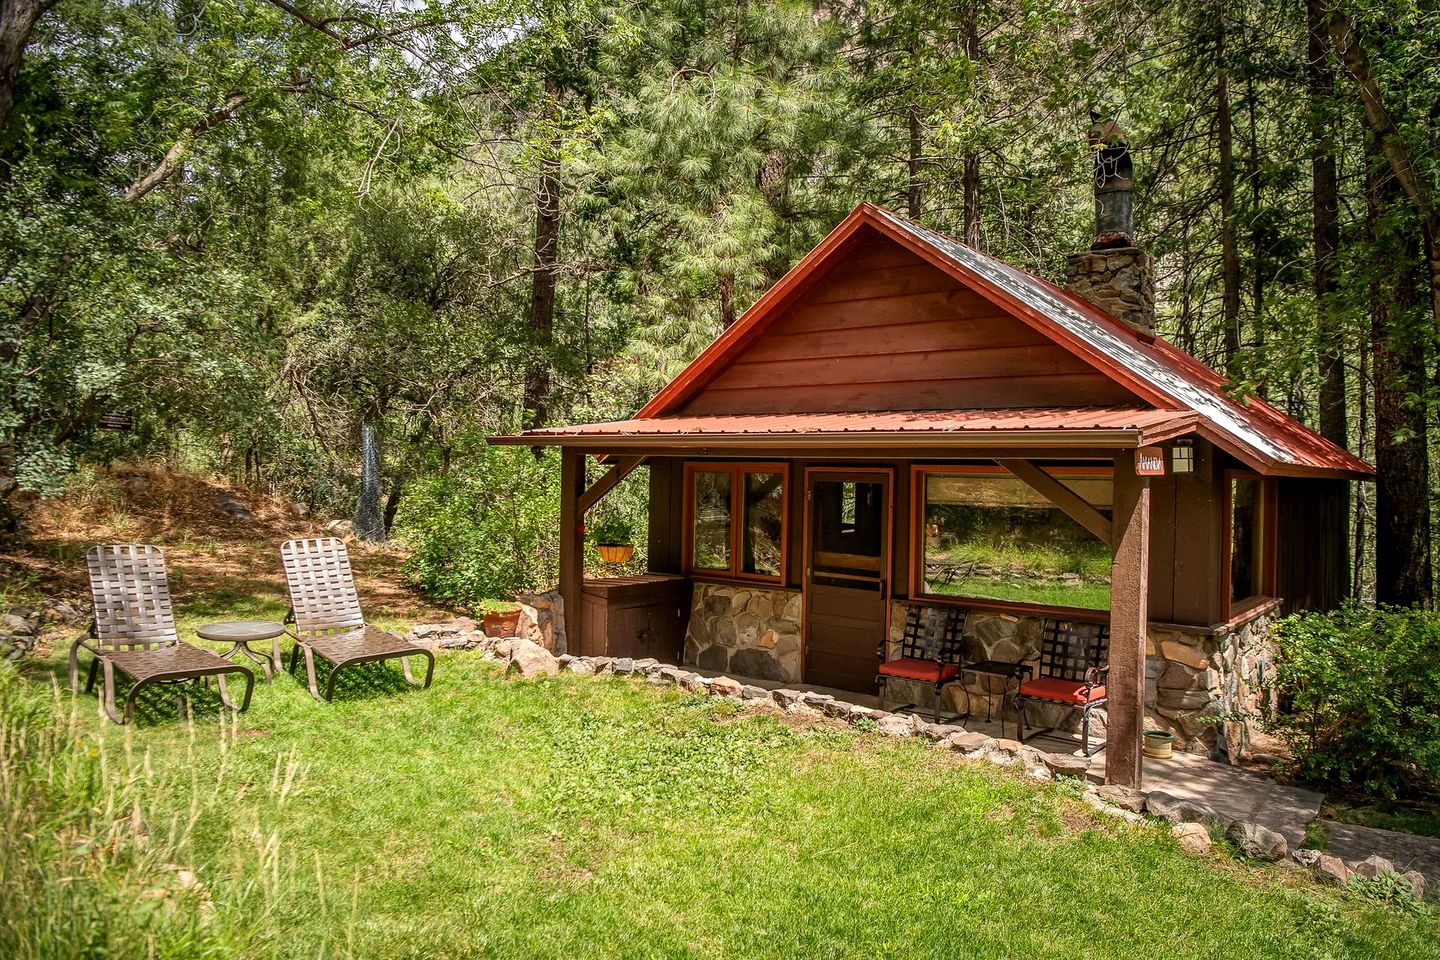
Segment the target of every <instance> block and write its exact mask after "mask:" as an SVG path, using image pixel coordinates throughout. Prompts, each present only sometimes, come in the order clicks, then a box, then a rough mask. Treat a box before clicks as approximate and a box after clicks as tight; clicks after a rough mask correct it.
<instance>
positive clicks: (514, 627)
mask: <svg viewBox="0 0 1440 960" xmlns="http://www.w3.org/2000/svg"><path fill="white" fill-rule="evenodd" d="M480 625H481V628H482V629H484V631H485V636H487V637H513V636H515V634H516V633H517V632H518V631H519V630H520V605H519V604H518V603H512V602H510V601H506V600H481V601H480Z"/></svg>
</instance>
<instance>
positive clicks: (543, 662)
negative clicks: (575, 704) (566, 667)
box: [505, 639, 560, 679]
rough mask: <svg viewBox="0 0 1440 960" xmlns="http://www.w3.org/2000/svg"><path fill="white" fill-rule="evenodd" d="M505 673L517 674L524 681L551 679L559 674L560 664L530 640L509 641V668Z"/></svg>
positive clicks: (548, 652)
mask: <svg viewBox="0 0 1440 960" xmlns="http://www.w3.org/2000/svg"><path fill="white" fill-rule="evenodd" d="M505 672H506V673H518V674H520V676H522V677H525V678H526V679H529V678H532V677H553V676H556V675H557V674H559V673H560V662H559V661H558V660H556V659H555V657H554V655H552V654H551V653H550V651H549V650H546V649H545V648H544V647H542V646H540V644H538V643H535V642H533V641H530V640H521V639H515V640H511V641H510V666H509V667H507V668H506V670H505Z"/></svg>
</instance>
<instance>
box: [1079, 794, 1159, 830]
mask: <svg viewBox="0 0 1440 960" xmlns="http://www.w3.org/2000/svg"><path fill="white" fill-rule="evenodd" d="M1081 799H1082V800H1084V801H1085V804H1086V805H1087V806H1089V807H1090V808H1091V809H1093V810H1095V811H1096V812H1098V813H1103V814H1105V815H1106V816H1107V817H1116V818H1117V819H1120V820H1125V821H1127V822H1129V823H1144V822H1145V818H1144V817H1142V816H1141V815H1140V814H1138V813H1135V812H1134V811H1133V810H1126V809H1125V808H1124V807H1117V806H1115V804H1113V803H1106V802H1105V801H1104V800H1102V799H1100V795H1099V794H1096V793H1086V794H1083V795H1082V796H1081Z"/></svg>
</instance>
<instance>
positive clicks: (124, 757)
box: [0, 664, 301, 960]
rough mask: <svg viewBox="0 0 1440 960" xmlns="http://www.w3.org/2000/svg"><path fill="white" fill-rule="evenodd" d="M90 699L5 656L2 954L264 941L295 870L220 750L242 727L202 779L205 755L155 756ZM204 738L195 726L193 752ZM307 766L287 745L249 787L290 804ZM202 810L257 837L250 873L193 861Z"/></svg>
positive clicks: (206, 950) (250, 848) (218, 949)
mask: <svg viewBox="0 0 1440 960" xmlns="http://www.w3.org/2000/svg"><path fill="white" fill-rule="evenodd" d="M93 702H94V701H91V700H82V699H72V698H70V697H68V696H65V697H63V698H62V697H61V695H60V693H59V691H58V689H56V688H54V687H52V688H50V689H49V690H47V689H45V688H43V687H38V686H36V685H34V684H30V683H25V682H23V681H21V680H20V678H19V677H18V676H17V674H16V671H15V669H14V668H13V667H10V666H8V665H4V664H0V820H3V822H4V825H5V826H4V830H3V832H0V957H6V958H10V960H30V958H52V957H77V958H78V957H204V956H241V955H248V956H255V955H260V954H264V953H266V952H267V950H266V944H265V940H266V936H267V933H266V930H267V928H269V929H272V930H273V929H274V925H273V924H270V923H267V920H268V919H269V916H268V914H269V911H270V909H271V905H273V904H279V903H282V902H283V900H284V898H285V897H286V896H287V895H289V894H291V893H293V892H294V890H293V885H292V884H291V882H290V877H291V875H292V874H291V870H290V866H289V864H288V863H285V862H284V860H283V858H282V854H281V851H282V846H281V843H280V838H279V835H278V833H277V832H276V831H275V830H273V829H268V828H266V827H265V826H262V825H261V824H260V822H259V821H258V819H256V818H254V817H253V815H252V816H250V817H248V819H247V817H246V811H249V810H251V809H253V804H251V803H243V804H236V803H234V802H233V801H234V799H235V797H236V796H237V795H238V794H239V792H240V787H241V785H240V784H237V783H235V782H234V780H235V778H234V777H233V776H232V775H231V773H230V772H229V771H228V770H227V767H226V764H225V763H224V760H223V754H224V752H225V750H226V745H227V744H229V743H233V742H234V738H235V736H236V733H237V731H236V728H235V727H233V726H228V727H225V726H222V729H221V736H220V741H221V752H222V760H221V763H220V764H219V769H218V772H217V773H214V774H213V776H207V777H205V778H204V779H202V778H201V775H200V774H199V773H198V772H197V771H198V770H199V769H201V768H202V767H204V766H205V765H204V764H196V763H184V764H178V765H177V764H173V763H167V764H152V763H151V762H150V757H149V756H148V754H145V753H137V752H136V750H135V742H134V739H133V738H132V736H131V735H130V731H128V730H121V729H118V728H109V727H97V726H96V725H94V724H90V723H86V722H84V720H83V719H82V718H81V716H80V715H79V714H78V711H79V709H81V706H80V705H81V704H92V705H93ZM217 722H218V721H217ZM205 739H211V738H209V737H202V740H205ZM116 740H119V741H121V742H119V743H116V742H115V741H116ZM107 741H109V742H107ZM195 742H196V741H195V729H194V727H193V726H192V727H191V729H190V737H189V748H188V749H189V750H190V751H191V753H192V754H193V751H194V747H195ZM213 744H214V742H213V740H211V746H210V749H213V748H214V746H213ZM211 769H214V768H213V766H212V767H211ZM300 774H301V770H300V768H299V765H298V763H297V761H295V760H294V759H293V756H291V757H286V756H279V755H277V757H276V761H275V767H274V771H273V775H272V776H271V778H270V780H269V782H268V783H258V784H256V783H251V784H248V785H245V787H246V788H247V789H248V790H249V791H252V792H253V791H255V790H264V791H266V792H268V793H269V794H270V798H271V802H272V803H273V804H274V805H275V806H276V807H279V806H282V805H283V804H284V802H285V801H286V799H287V798H288V797H289V796H290V795H291V794H292V793H293V792H294V790H295V789H296V785H297V779H298V778H299V776H300ZM237 813H238V814H239V815H238V816H237ZM201 824H205V825H206V826H207V828H208V827H209V826H212V825H214V824H224V825H225V827H226V828H227V829H228V830H229V831H230V833H231V835H232V837H231V839H232V841H235V842H234V844H233V846H235V847H236V848H238V849H241V850H244V851H246V856H247V857H248V859H249V861H250V862H249V864H248V865H247V866H248V869H246V870H237V871H230V870H227V871H226V874H227V875H228V877H229V878H242V879H238V880H236V879H226V878H225V877H220V876H211V875H208V874H207V873H206V872H205V871H204V870H203V869H201V868H197V867H195V866H194V865H193V864H194V862H195V861H194V860H193V858H192V839H193V837H194V835H195V832H196V829H197V826H199V825H201Z"/></svg>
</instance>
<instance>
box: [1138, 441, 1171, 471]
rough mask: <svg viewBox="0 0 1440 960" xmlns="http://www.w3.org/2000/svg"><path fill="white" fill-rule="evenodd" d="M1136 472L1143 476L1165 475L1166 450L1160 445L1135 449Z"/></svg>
mask: <svg viewBox="0 0 1440 960" xmlns="http://www.w3.org/2000/svg"><path fill="white" fill-rule="evenodd" d="M1135 474H1136V476H1141V477H1163V476H1164V475H1165V451H1164V450H1163V449H1162V448H1160V447H1140V448H1139V449H1137V450H1136V451H1135Z"/></svg>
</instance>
